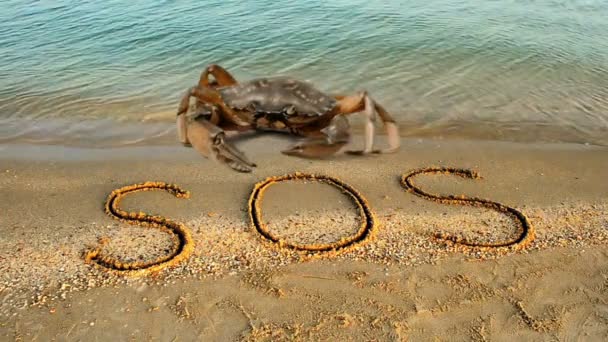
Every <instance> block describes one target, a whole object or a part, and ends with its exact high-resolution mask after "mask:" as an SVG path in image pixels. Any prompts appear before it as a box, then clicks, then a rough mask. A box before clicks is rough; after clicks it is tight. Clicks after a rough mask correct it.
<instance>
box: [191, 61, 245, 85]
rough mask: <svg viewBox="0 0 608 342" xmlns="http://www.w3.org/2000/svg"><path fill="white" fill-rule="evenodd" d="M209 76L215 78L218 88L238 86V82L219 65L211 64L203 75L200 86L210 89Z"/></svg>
mask: <svg viewBox="0 0 608 342" xmlns="http://www.w3.org/2000/svg"><path fill="white" fill-rule="evenodd" d="M209 75H211V76H213V78H215V81H216V83H217V86H220V87H226V86H231V85H235V84H237V81H236V79H235V78H234V77H232V75H230V73H229V72H228V71H226V69H224V68H222V67H221V66H219V65H217V64H211V65H209V66H207V67H206V68H205V70H204V71H203V72H202V73H201V78H200V80H199V82H198V85H199V86H201V87H209V86H210V83H209Z"/></svg>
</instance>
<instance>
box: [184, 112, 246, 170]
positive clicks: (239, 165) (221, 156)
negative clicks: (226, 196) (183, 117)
mask: <svg viewBox="0 0 608 342" xmlns="http://www.w3.org/2000/svg"><path fill="white" fill-rule="evenodd" d="M187 136H188V141H189V142H190V144H192V147H194V149H195V150H196V151H198V152H199V153H200V154H202V155H203V156H205V157H207V158H211V159H214V160H217V161H219V162H221V163H224V164H226V165H228V166H230V167H231V168H232V169H234V170H236V171H239V172H251V171H252V170H253V168H254V167H256V165H255V164H254V163H252V162H251V161H249V159H247V156H245V154H244V153H243V152H241V151H239V150H238V149H237V148H236V147H234V146H232V144H230V143H229V142H227V141H226V140H225V138H226V134H225V133H224V131H223V130H222V129H221V128H219V127H217V126H215V125H214V124H212V123H211V122H209V121H206V120H194V121H192V122H191V123H190V124H189V125H188V128H187Z"/></svg>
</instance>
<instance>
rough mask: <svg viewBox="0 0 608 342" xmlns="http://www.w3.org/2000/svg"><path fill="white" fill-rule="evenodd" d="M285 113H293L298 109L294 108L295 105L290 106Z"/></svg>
mask: <svg viewBox="0 0 608 342" xmlns="http://www.w3.org/2000/svg"><path fill="white" fill-rule="evenodd" d="M284 111H285V114H287V115H293V114H295V113H296V109H295V108H294V106H289V107H287V108H285V109H284Z"/></svg>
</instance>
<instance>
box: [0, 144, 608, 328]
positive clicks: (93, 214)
mask: <svg viewBox="0 0 608 342" xmlns="http://www.w3.org/2000/svg"><path fill="white" fill-rule="evenodd" d="M287 145H288V142H287V141H285V140H284V139H282V138H279V137H275V136H267V137H262V138H256V139H253V140H249V141H246V140H245V141H241V142H240V147H241V148H242V149H243V150H244V151H245V152H246V153H247V154H248V155H249V156H250V157H251V159H253V160H254V161H255V162H256V163H257V164H258V165H259V167H258V169H257V170H256V171H255V172H254V173H252V174H239V173H236V172H232V171H231V170H229V169H227V168H225V167H222V166H220V165H216V164H214V163H212V162H210V161H207V160H204V159H202V158H200V157H199V156H197V155H196V152H195V151H193V150H192V149H186V148H182V147H131V148H114V149H67V148H63V147H50V146H45V147H42V146H18V145H3V146H2V147H1V150H0V152H1V154H0V164H1V165H2V167H1V169H0V171H1V175H0V196H1V198H2V201H1V202H0V210H1V212H2V213H3V215H2V216H0V236H1V237H2V238H1V239H0V250H2V251H3V252H2V254H1V255H0V336H1V337H2V338H3V339H23V340H34V339H38V340H49V339H53V338H54V339H57V340H64V339H67V340H79V339H85V338H86V339H91V338H93V339H95V338H98V339H110V338H117V339H126V338H132V339H136V340H141V339H160V340H174V339H177V340H190V339H194V338H198V339H201V338H202V339H204V340H226V339H237V340H243V339H244V340H270V339H272V340H287V339H296V340H310V339H313V340H336V339H339V340H370V339H374V338H375V339H379V340H407V339H411V340H419V339H432V338H437V339H439V340H448V339H460V340H470V339H475V340H512V339H527V340H553V339H559V340H569V339H573V340H576V339H581V340H594V339H595V340H602V339H606V338H607V337H608V315H607V312H608V311H607V310H606V308H607V306H606V305H607V303H608V295H607V294H606V293H608V282H607V281H606V277H607V275H608V195H607V194H608V182H607V181H606V176H608V171H606V170H608V149H606V148H601V147H594V146H585V145H566V144H560V145H533V144H514V143H498V142H481V141H464V140H430V139H424V140H409V139H408V140H404V141H403V147H402V150H401V152H399V153H398V154H394V155H381V156H369V157H353V156H344V155H342V156H337V157H335V158H332V159H328V160H306V159H296V158H292V157H287V156H283V155H281V154H280V153H279V152H278V151H279V150H280V149H282V148H284V147H286V146H287ZM432 165H435V166H453V167H462V168H472V169H475V170H476V171H478V172H479V173H480V174H481V175H482V177H483V179H481V180H464V179H459V178H457V177H452V176H444V175H429V176H420V177H418V178H417V179H416V182H417V184H419V185H420V186H421V187H424V189H428V190H429V191H433V192H438V193H443V194H466V195H467V196H478V197H483V198H488V199H491V200H493V201H497V202H501V203H504V204H506V205H509V206H511V207H514V208H517V209H518V210H520V211H522V212H523V213H524V214H526V215H527V217H528V218H529V220H530V222H531V223H532V225H533V226H534V228H535V230H536V239H535V240H534V242H533V243H532V244H531V245H530V246H529V247H528V248H526V249H525V250H522V251H511V252H507V253H493V251H491V250H490V251H478V250H475V249H472V250H462V249H461V248H457V247H456V246H454V245H452V244H450V243H445V242H441V241H437V240H435V239H433V238H432V235H433V233H436V232H439V231H441V232H446V233H453V234H461V235H463V236H466V237H467V238H469V239H471V240H473V241H479V242H484V241H495V240H496V241H499V240H500V241H503V240H509V239H512V238H513V237H514V236H516V235H517V225H516V223H515V222H513V221H512V220H511V219H509V218H508V217H506V216H504V215H502V214H500V213H497V212H494V211H491V210H487V209H483V208H472V207H462V206H456V205H453V206H452V205H442V204H437V203H433V202H429V201H427V200H424V199H422V198H419V197H416V196H414V195H412V194H411V193H407V192H405V191H404V190H403V188H402V187H401V186H400V184H399V176H400V175H401V174H402V173H404V172H407V171H409V170H412V169H415V168H420V167H425V166H432ZM295 171H301V172H311V173H322V174H326V175H330V176H334V177H338V178H340V179H341V180H343V181H344V182H346V183H348V184H350V185H351V186H353V187H355V188H356V189H357V190H358V191H359V192H360V193H361V194H362V195H363V196H365V197H366V198H367V200H368V202H369V204H370V206H371V208H372V209H373V211H374V212H375V214H376V217H377V220H378V223H379V224H380V226H379V228H378V229H377V231H376V232H375V234H374V236H373V238H372V239H370V240H369V241H365V242H364V243H363V244H361V245H360V246H358V247H357V248H354V249H352V250H349V251H347V252H345V253H341V254H337V255H336V253H326V254H322V255H321V256H319V255H316V254H315V255H313V254H310V253H308V254H307V253H297V252H293V251H286V250H280V249H277V248H275V247H274V246H273V245H271V244H270V243H268V242H264V241H263V240H262V239H261V237H260V236H259V235H258V234H257V233H256V232H255V230H254V229H253V228H252V227H251V225H250V222H249V218H248V214H247V199H248V197H249V194H250V192H251V190H252V188H253V185H254V184H255V183H256V182H258V181H260V180H262V179H264V178H266V177H268V176H273V175H282V174H286V173H292V172H295ZM147 180H153V181H164V182H171V183H176V184H178V185H180V186H181V187H182V188H184V189H186V190H189V191H190V192H191V194H192V196H191V198H190V199H177V198H174V197H172V196H170V195H168V194H165V193H162V192H146V193H138V194H134V195H131V196H129V197H127V198H125V200H124V201H123V203H122V206H123V207H124V208H126V209H130V210H133V211H135V210H137V211H144V212H147V213H151V214H159V215H163V216H166V217H169V218H171V219H173V220H176V221H180V222H183V223H185V224H186V225H187V226H188V227H189V228H190V230H191V232H192V235H193V238H194V240H195V241H196V247H195V252H194V255H193V256H192V257H191V258H190V259H189V260H188V261H187V262H186V263H184V264H181V265H179V266H178V267H176V268H174V269H170V270H166V271H165V272H162V273H160V274H158V275H155V276H153V277H148V278H142V279H131V278H124V277H120V276H115V275H111V274H109V273H107V272H105V271H104V270H102V269H99V268H96V267H93V266H92V265H88V264H85V263H84V261H83V258H82V255H83V253H84V251H85V250H87V248H92V247H95V246H97V245H98V241H99V239H107V240H108V241H109V242H108V244H107V245H105V246H104V251H105V252H107V253H111V254H112V255H113V256H115V257H117V258H121V259H125V260H146V259H150V258H152V257H154V256H159V255H162V254H163V251H164V250H165V249H166V248H167V246H168V245H169V242H170V239H169V238H168V237H167V235H166V234H164V233H162V232H158V231H156V230H154V229H149V228H140V227H136V226H128V225H126V224H123V223H120V222H118V221H115V220H113V219H111V218H110V217H108V216H106V215H105V213H104V212H103V204H104V201H105V198H106V196H107V195H108V194H109V193H110V192H111V191H112V190H113V189H116V188H119V187H121V186H123V185H128V184H132V183H140V182H144V181H147ZM295 194H297V195H295ZM263 209H264V217H265V219H266V220H268V223H269V227H270V228H271V229H273V231H274V232H275V233H276V234H281V235H284V236H285V237H287V238H289V239H290V241H291V240H297V241H298V242H300V243H310V242H311V241H324V242H331V241H335V240H336V239H339V238H341V237H343V236H345V235H348V234H352V232H353V231H354V230H356V228H357V226H358V221H357V220H358V219H359V218H358V215H357V211H356V210H355V208H354V207H353V206H352V204H351V203H350V202H349V201H348V199H347V198H345V197H344V195H343V194H341V193H340V192H339V191H338V190H335V189H332V188H331V187H329V186H326V185H322V184H316V183H315V184H303V183H301V182H293V183H280V184H277V185H273V187H272V188H271V189H269V190H268V192H267V194H266V195H265V197H264V203H263Z"/></svg>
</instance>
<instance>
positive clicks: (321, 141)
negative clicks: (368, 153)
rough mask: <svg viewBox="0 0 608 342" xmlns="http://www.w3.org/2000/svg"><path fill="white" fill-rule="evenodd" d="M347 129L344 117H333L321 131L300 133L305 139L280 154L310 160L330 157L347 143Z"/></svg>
mask: <svg viewBox="0 0 608 342" xmlns="http://www.w3.org/2000/svg"><path fill="white" fill-rule="evenodd" d="M349 128H350V127H349V125H348V120H347V119H346V118H345V117H344V116H340V115H337V116H334V117H333V119H332V120H331V122H330V124H329V125H328V126H327V127H325V128H323V129H322V130H316V131H311V132H301V134H303V135H306V136H307V138H306V139H305V140H304V141H302V142H299V143H296V144H294V145H293V146H291V147H290V148H289V149H287V150H284V151H282V153H283V154H286V155H290V156H297V157H310V158H316V157H326V156H329V155H332V154H334V153H336V152H338V151H339V150H340V149H341V148H342V147H344V145H346V144H347V143H348V142H349V140H350V133H349Z"/></svg>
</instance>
